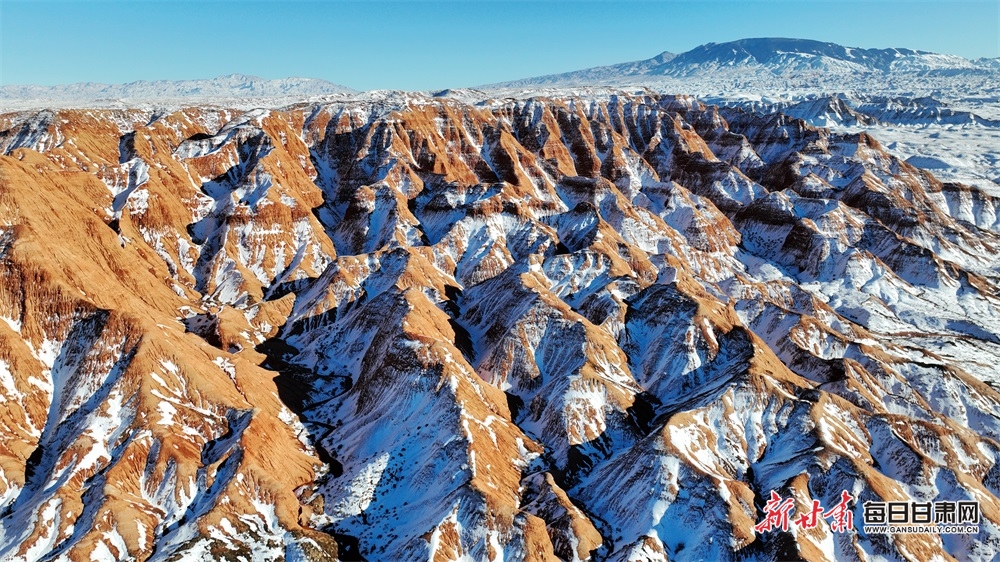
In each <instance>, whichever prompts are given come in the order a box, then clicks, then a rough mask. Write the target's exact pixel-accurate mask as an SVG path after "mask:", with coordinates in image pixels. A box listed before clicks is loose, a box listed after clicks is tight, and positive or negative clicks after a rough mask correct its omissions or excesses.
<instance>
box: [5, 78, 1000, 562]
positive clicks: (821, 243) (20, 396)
mask: <svg viewBox="0 0 1000 562" xmlns="http://www.w3.org/2000/svg"><path fill="white" fill-rule="evenodd" d="M0 131H2V132H0V148H2V153H3V156H2V157H0V220H2V226H0V277H2V282H0V316H2V317H3V319H4V320H5V321H4V322H3V323H0V381H2V383H3V384H2V388H0V392H2V402H0V424H2V425H0V432H2V435H3V436H4V439H3V440H2V441H0V558H2V559H12V560H39V559H46V560H49V559H52V560H56V559H74V560H88V559H137V560H177V559H216V558H229V559H234V560H236V559H241V558H242V559H246V560H250V559H254V558H255V557H256V558H258V559H259V558H266V559H278V558H284V559H286V560H302V559H307V560H335V559H344V560H349V559H356V558H357V557H358V556H363V557H365V558H367V559H368V560H424V559H430V560H470V559H471V560H698V559H734V560H736V559H739V560H774V559H798V558H803V559H809V560H823V559H826V560H834V559H850V558H860V559H870V560H926V559H930V558H933V557H935V556H939V557H941V558H942V559H945V560H948V559H952V558H955V559H975V560H986V559H992V558H993V557H994V556H996V555H998V554H1000V526H998V525H1000V499H998V496H997V494H998V493H1000V488H998V487H1000V467H998V464H997V461H998V455H1000V443H998V440H1000V417H998V416H1000V395H998V394H997V391H996V390H994V388H993V387H992V386H991V385H992V384H994V382H996V381H1000V367H998V365H1000V328H998V327H1000V300H998V296H1000V295H998V283H1000V252H998V249H1000V200H998V199H997V198H995V197H992V196H991V195H990V194H988V193H986V192H984V191H982V190H980V189H977V188H975V187H970V186H966V185H961V184H945V183H941V182H939V181H938V180H937V179H935V178H934V177H933V176H932V175H931V174H930V173H928V172H925V171H922V170H919V169H917V168H914V167H912V166H910V165H909V164H907V163H905V162H902V161H899V160H897V159H895V158H893V157H892V156H891V155H889V154H888V153H887V152H886V151H885V150H883V149H882V147H881V146H880V145H879V143H878V142H877V140H875V139H873V138H871V137H869V136H867V135H865V134H858V135H838V134H831V133H830V132H829V131H827V130H825V129H817V128H814V127H810V126H808V125H807V124H805V123H804V122H802V121H798V120H795V119H792V118H789V117H786V116H783V115H780V114H775V115H770V116H760V115H755V114H752V113H746V112H743V111H740V110H737V109H725V110H719V109H716V108H714V107H707V106H704V105H702V104H700V103H698V102H697V101H695V100H694V99H692V98H686V97H667V96H656V95H621V96H607V97H603V98H595V99H582V98H568V99H547V98H546V99H543V98H538V99H528V100H519V99H506V100H483V101H481V102H479V103H475V104H472V103H467V102H462V101H458V100H455V99H446V98H427V97H422V96H416V95H410V94H393V95H368V96H362V97H359V98H358V99H355V100H352V101H344V102H337V103H334V104H329V105H301V106H292V107H287V108H284V109H281V110H255V111H240V110H233V109H226V108H217V107H192V108H186V109H183V110H178V111H162V112H156V111H149V110H135V111H118V110H88V111H74V110H60V111H45V112H33V113H17V114H8V115H4V116H0ZM845 490H846V491H848V492H849V493H850V494H851V495H852V496H853V497H854V498H855V501H854V503H852V504H851V509H852V510H854V513H855V520H856V521H858V522H860V521H861V513H862V504H863V502H865V501H905V500H917V501H964V500H973V501H978V502H979V504H980V507H981V512H982V520H981V523H980V528H979V532H978V534H976V535H968V536H967V535H933V534H931V535H895V536H889V535H876V534H871V535H869V534H866V533H865V532H864V530H863V529H862V528H861V525H860V524H859V525H857V526H856V527H857V528H856V529H855V530H851V531H847V532H834V531H833V530H831V528H830V525H829V522H827V521H823V522H821V523H820V524H819V526H817V527H816V528H813V529H808V530H802V529H793V530H791V531H790V532H787V533H784V532H780V531H779V532H769V533H757V532H755V530H754V525H755V524H756V523H757V522H759V521H760V520H761V518H762V516H763V511H762V510H763V508H764V506H765V502H767V500H768V498H769V495H770V492H772V491H775V492H778V493H779V494H781V495H782V496H784V497H792V498H794V500H795V505H796V511H797V512H798V511H803V510H807V509H808V507H809V506H810V505H812V500H819V501H820V502H821V503H822V504H823V505H826V506H832V505H834V504H836V503H837V502H838V501H839V499H840V497H841V493H842V492H843V491H845Z"/></svg>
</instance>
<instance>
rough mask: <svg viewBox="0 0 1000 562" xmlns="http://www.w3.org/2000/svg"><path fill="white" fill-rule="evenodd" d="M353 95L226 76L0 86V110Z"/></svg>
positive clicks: (315, 84) (307, 81)
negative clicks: (2, 106)
mask: <svg viewBox="0 0 1000 562" xmlns="http://www.w3.org/2000/svg"><path fill="white" fill-rule="evenodd" d="M349 93H354V90H351V89H350V88H346V87H344V86H339V85H337V84H333V83H331V82H327V81H325V80H319V79H316V78H284V79H277V80H269V79H265V78H260V77H258V76H247V75H244V74H230V75H228V76H220V77H218V78H212V79H206V80H139V81H135V82H129V83H127V84H98V83H94V82H81V83H77V84H66V85H58V86H35V85H6V86H0V104H7V105H24V104H25V103H26V102H28V103H33V104H35V105H36V106H46V105H64V104H98V105H99V104H101V103H103V104H108V103H113V102H119V101H124V102H129V103H142V102H155V101H161V102H163V101H173V102H177V101H181V100H187V101H189V102H202V103H206V102H211V101H220V100H237V99H257V100H273V99H291V98H294V99H301V98H303V97H310V96H322V95H333V94H349Z"/></svg>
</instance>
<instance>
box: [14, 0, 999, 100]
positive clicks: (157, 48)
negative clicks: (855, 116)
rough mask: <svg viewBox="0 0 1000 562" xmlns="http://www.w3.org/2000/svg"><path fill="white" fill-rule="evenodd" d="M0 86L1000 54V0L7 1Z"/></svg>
mask: <svg viewBox="0 0 1000 562" xmlns="http://www.w3.org/2000/svg"><path fill="white" fill-rule="evenodd" d="M0 33H2V35H0V84H32V83H33V84H59V83H69V82H85V81H92V82H105V83H118V82H129V81H132V80H155V79H184V78H208V77H213V76H220V75H224V74H232V73H243V74H254V75H258V76H263V77H266V78H280V77H286V76H309V77H315V78H323V79H326V80H330V81H331V82H336V83H340V84H343V85H346V86H350V87H353V88H357V89H361V90H367V89H375V88H386V89H406V90H424V89H437V88H447V87H460V86H474V85H478V84H484V83H489V82H497V81H502V80H509V79H515V78H524V77H529V76H537V75H541V74H550V73H556V72H566V71H570V70H577V69H580V68H586V67H590V66H596V65H602V64H613V63H617V62H625V61H630V60H638V59H644V58H649V57H652V56H654V55H656V54H658V53H660V52H662V51H672V52H678V53H679V52H683V51H686V50H688V49H690V48H692V47H695V46H697V45H700V44H703V43H707V42H722V41H729V40H734V39H741V38H746V37H801V38H807V39H818V40H823V41H833V42H837V43H841V44H844V45H847V46H852V47H909V48H915V49H922V50H928V51H935V52H943V53H949V54H957V55H961V56H964V57H967V58H976V57H997V56H1000V0H982V1H974V0H973V1H966V0H951V1H943V0H937V1H923V2H912V1H902V0H865V1H863V0H854V1H848V2H829V1H821V0H816V1H813V0H800V1H796V2H789V1H772V0H744V1H742V2H719V1H710V0H709V1H700V2H692V1H686V0H659V1H657V0H647V1H643V2H612V1H607V0H589V1H588V0H581V1H570V0H563V1H543V2H508V1H475V0H452V1H446V2H425V1H420V0H409V1H404V2H379V1H366V2H348V1H331V2H321V1H309V2H296V1H235V0H214V1H213V0H209V1H202V2H197V3H196V2H184V1H170V2H158V1H149V0H138V1H132V2H125V1H117V2H107V1H97V0H76V1H72V2H50V1H44V0H43V1H37V0H36V1H26V0H0Z"/></svg>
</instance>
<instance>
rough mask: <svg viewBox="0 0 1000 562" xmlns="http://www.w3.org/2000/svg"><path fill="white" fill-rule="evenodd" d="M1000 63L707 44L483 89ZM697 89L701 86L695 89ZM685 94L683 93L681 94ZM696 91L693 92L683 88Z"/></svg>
mask: <svg viewBox="0 0 1000 562" xmlns="http://www.w3.org/2000/svg"><path fill="white" fill-rule="evenodd" d="M998 66H1000V64H998V62H997V60H996V59H978V60H975V61H970V60H968V59H964V58H962V57H959V56H955V55H945V54H938V53H931V52H926V51H916V50H913V49H862V48H855V47H844V46H842V45H837V44H835V43H823V42H819V41H810V40H806V39H776V38H763V39H741V40H739V41H732V42H729V43H708V44H705V45H701V46H699V47H695V48H694V49H691V50H690V51H687V52H685V53H682V54H679V55H675V54H672V53H668V52H664V53H660V54H659V55H657V56H655V57H653V58H650V59H645V60H640V61H632V62H626V63H621V64H614V65H608V66H600V67H594V68H588V69H584V70H578V71H574V72H566V73H561V74H551V75H546V76H539V77H534V78H524V79H520V80H513V81H508V82H501V83H496V84H490V85H487V86H483V87H484V88H490V89H493V88H519V87H529V86H535V87H537V86H554V85H561V86H574V85H596V84H605V85H611V84H618V85H623V84H644V85H653V84H656V83H660V84H664V85H673V84H678V83H677V80H678V79H685V80H689V79H691V78H695V79H703V80H705V81H706V84H712V83H717V82H718V81H719V80H722V79H732V80H737V81H742V82H743V83H744V85H745V86H749V87H751V88H756V87H760V86H775V85H777V84H780V83H788V82H789V81H791V83H802V84H803V85H804V84H807V83H811V84H812V85H813V86H816V85H818V84H817V83H819V84H822V83H823V82H824V81H826V80H831V79H834V78H835V77H851V78H854V79H857V78H859V77H860V78H868V79H873V78H875V77H879V78H884V77H885V76H887V75H889V76H900V75H919V76H922V77H925V78H926V77H928V76H958V75H964V74H968V75H984V74H991V73H996V72H997V70H998ZM695 88H696V90H697V88H698V86H695ZM678 91H680V90H678ZM684 91H685V92H686V93H692V90H690V89H688V90H684Z"/></svg>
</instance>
